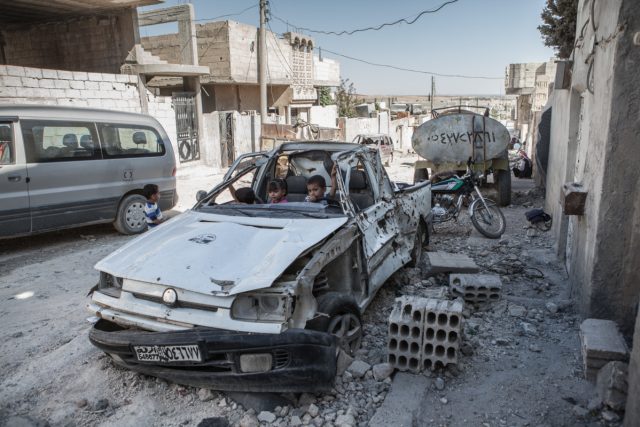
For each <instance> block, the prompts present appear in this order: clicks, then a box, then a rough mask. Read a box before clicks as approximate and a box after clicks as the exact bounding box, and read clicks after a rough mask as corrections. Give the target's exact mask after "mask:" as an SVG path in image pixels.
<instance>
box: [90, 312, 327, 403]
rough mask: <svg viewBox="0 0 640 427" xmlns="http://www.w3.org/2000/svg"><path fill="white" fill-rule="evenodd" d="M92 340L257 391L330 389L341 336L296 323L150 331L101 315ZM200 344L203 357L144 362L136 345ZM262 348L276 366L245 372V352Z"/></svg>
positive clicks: (148, 368)
mask: <svg viewBox="0 0 640 427" xmlns="http://www.w3.org/2000/svg"><path fill="white" fill-rule="evenodd" d="M89 340H90V341H91V343H92V344H93V345H95V346H96V347H98V348H99V349H100V350H102V351H104V352H105V353H107V354H109V355H110V356H111V358H112V359H113V360H114V361H115V362H116V363H117V364H119V365H121V366H124V367H126V368H129V369H131V370H133V371H136V372H140V373H142V374H146V375H152V376H156V377H160V378H164V379H167V380H169V381H172V382H176V383H179V384H186V385H191V386H195V387H205V388H212V389H217V390H226V391H254V392H303V391H326V390H329V389H331V387H332V386H333V380H334V377H335V374H336V342H335V338H334V337H333V336H332V335H330V334H327V333H324V332H317V331H311V330H306V329H290V330H287V331H285V332H283V333H281V334H260V333H255V334H253V333H246V332H234V331H225V330H220V329H212V328H194V329H188V330H182V331H172V332H147V331H142V330H130V329H123V328H121V327H119V326H117V325H116V324H114V323H111V322H108V321H106V320H99V321H98V322H97V323H96V324H95V325H94V327H93V328H92V329H91V331H90V333H89ZM194 345H197V347H198V348H199V353H200V356H201V361H164V362H162V363H160V362H157V361H155V362H141V361H139V360H138V359H137V357H136V353H135V350H134V347H137V346H147V347H151V346H174V347H175V346H194ZM257 354H259V355H262V356H264V355H267V354H268V355H270V358H271V363H270V366H268V367H265V368H264V371H262V372H243V368H244V370H246V366H245V365H242V362H241V356H243V355H245V357H247V356H246V355H257ZM249 357H250V356H249ZM268 357H269V356H267V358H268ZM243 360H244V358H243Z"/></svg>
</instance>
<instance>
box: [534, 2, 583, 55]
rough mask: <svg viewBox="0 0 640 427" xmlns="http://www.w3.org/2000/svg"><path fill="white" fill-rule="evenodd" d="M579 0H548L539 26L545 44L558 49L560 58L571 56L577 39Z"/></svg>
mask: <svg viewBox="0 0 640 427" xmlns="http://www.w3.org/2000/svg"><path fill="white" fill-rule="evenodd" d="M577 13H578V0H547V6H546V7H545V8H544V9H543V10H542V14H541V17H542V22H543V24H542V25H540V26H538V31H540V34H542V39H543V40H544V45H545V46H549V47H552V48H554V49H556V50H557V52H558V57H559V58H563V59H566V58H569V56H571V52H572V51H573V46H574V43H575V40H576V21H577Z"/></svg>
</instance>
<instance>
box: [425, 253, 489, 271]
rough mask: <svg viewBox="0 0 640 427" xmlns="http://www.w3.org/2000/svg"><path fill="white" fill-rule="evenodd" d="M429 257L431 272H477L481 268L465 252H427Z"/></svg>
mask: <svg viewBox="0 0 640 427" xmlns="http://www.w3.org/2000/svg"><path fill="white" fill-rule="evenodd" d="M427 256H428V257H429V274H431V275H433V274H438V273H477V272H479V271H480V268H479V267H478V266H477V265H476V263H475V262H474V261H473V260H472V259H471V258H469V257H468V256H467V255H464V254H452V253H447V252H427Z"/></svg>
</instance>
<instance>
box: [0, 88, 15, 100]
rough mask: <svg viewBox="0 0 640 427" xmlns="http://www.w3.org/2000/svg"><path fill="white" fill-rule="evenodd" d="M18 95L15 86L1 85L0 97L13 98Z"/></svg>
mask: <svg viewBox="0 0 640 427" xmlns="http://www.w3.org/2000/svg"><path fill="white" fill-rule="evenodd" d="M15 96H17V94H16V88H15V87H6V86H5V87H3V86H0V97H7V98H12V97H15Z"/></svg>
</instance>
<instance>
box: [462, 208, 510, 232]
mask: <svg viewBox="0 0 640 427" xmlns="http://www.w3.org/2000/svg"><path fill="white" fill-rule="evenodd" d="M484 201H485V202H486V204H487V207H486V208H485V206H484V203H482V200H480V199H476V200H474V201H473V203H471V207H470V208H469V210H470V213H471V222H472V223H473V226H474V227H475V228H476V230H478V231H479V232H480V233H482V234H483V235H484V236H487V237H489V238H490V239H498V238H500V236H502V233H504V230H505V228H507V221H506V220H505V219H504V215H503V214H502V211H501V210H500V208H499V207H498V205H496V202H494V201H493V200H491V199H484Z"/></svg>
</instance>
